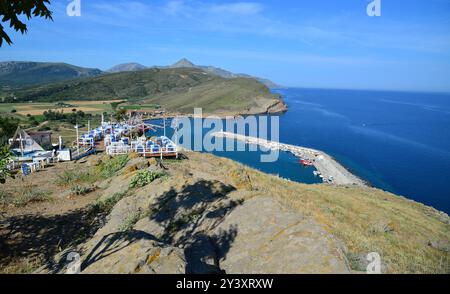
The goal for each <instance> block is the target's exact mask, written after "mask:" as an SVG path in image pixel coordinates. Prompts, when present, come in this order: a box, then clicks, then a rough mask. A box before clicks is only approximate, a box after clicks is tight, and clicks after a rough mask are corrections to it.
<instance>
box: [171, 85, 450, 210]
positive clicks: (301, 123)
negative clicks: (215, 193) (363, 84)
mask: <svg viewBox="0 0 450 294" xmlns="http://www.w3.org/2000/svg"><path fill="white" fill-rule="evenodd" d="M276 92H277V93H280V94H281V95H282V96H283V97H284V99H285V101H286V102H287V104H288V105H289V111H288V112H287V113H286V114H284V115H282V116H281V117H280V142H283V143H289V144H293V145H300V146H305V147H311V148H315V149H320V150H323V151H325V152H327V153H328V154H330V155H332V156H334V157H335V158H336V159H337V160H338V161H340V162H341V163H342V164H343V165H344V166H346V167H347V168H348V169H349V170H351V171H352V172H353V173H354V174H356V175H358V176H359V177H361V178H363V179H364V180H366V181H368V182H369V183H371V184H372V185H374V186H376V187H378V188H381V189H384V190H387V191H390V192H393V193H396V194H399V195H404V196H406V197H407V198H410V199H413V200H416V201H419V202H422V203H425V204H427V205H431V206H433V207H435V208H437V209H439V210H442V211H445V212H447V213H450V94H430V93H402V92H377V91H349V90H318V89H285V90H276ZM206 131H208V130H205V132H206ZM169 134H170V133H169ZM214 153H215V154H216V155H219V156H223V157H227V158H230V159H233V160H236V161H239V162H241V163H244V164H246V165H249V166H251V167H254V168H257V169H259V170H262V171H264V172H267V173H271V174H276V175H280V176H281V177H284V178H288V179H291V180H294V181H298V182H303V183H317V182H319V179H317V178H316V177H314V176H313V173H312V172H313V169H311V168H308V169H305V168H303V167H302V166H300V164H299V162H298V159H296V158H295V157H294V156H292V155H290V154H288V153H281V154H280V158H279V160H278V161H277V162H275V163H261V162H260V155H261V154H260V152H256V153H255V152H214Z"/></svg>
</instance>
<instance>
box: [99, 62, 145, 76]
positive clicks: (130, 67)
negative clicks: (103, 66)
mask: <svg viewBox="0 0 450 294" xmlns="http://www.w3.org/2000/svg"><path fill="white" fill-rule="evenodd" d="M144 69H147V67H146V66H145V65H142V64H139V63H134V62H132V63H123V64H119V65H116V66H114V67H112V68H110V69H109V70H107V72H109V73H117V72H125V71H139V70H144Z"/></svg>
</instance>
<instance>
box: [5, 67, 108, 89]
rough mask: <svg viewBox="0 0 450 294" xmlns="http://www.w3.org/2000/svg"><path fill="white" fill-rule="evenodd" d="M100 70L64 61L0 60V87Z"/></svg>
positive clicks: (89, 73) (36, 83)
mask: <svg viewBox="0 0 450 294" xmlns="http://www.w3.org/2000/svg"><path fill="white" fill-rule="evenodd" d="M101 74H102V71H101V70H99V69H94V68H83V67H78V66H74V65H70V64H66V63H50V62H23V61H7V62H0V88H2V87H3V88H6V87H7V88H18V87H23V86H32V85H38V84H48V83H53V82H59V81H64V80H70V79H75V78H82V77H94V76H98V75H101Z"/></svg>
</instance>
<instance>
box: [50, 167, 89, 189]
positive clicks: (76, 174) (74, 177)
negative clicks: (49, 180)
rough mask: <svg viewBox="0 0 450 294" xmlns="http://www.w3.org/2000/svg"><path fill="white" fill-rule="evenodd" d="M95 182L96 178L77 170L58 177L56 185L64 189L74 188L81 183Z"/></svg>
mask: <svg viewBox="0 0 450 294" xmlns="http://www.w3.org/2000/svg"><path fill="white" fill-rule="evenodd" d="M94 181H95V176H94V175H93V174H91V173H88V172H81V171H77V170H66V171H64V172H63V173H62V174H60V175H58V179H57V180H56V184H57V185H58V186H62V187H68V186H73V185H75V184H80V183H92V182H94Z"/></svg>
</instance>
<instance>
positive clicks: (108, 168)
mask: <svg viewBox="0 0 450 294" xmlns="http://www.w3.org/2000/svg"><path fill="white" fill-rule="evenodd" d="M128 161H130V158H129V157H128V155H120V156H117V157H114V158H112V159H109V160H105V161H102V162H101V163H100V164H99V165H98V166H97V167H96V172H97V174H98V175H99V176H100V177H101V178H104V179H107V178H110V177H112V176H114V175H115V174H116V173H117V172H118V171H119V170H121V169H122V168H124V167H125V165H126V164H127V163H128Z"/></svg>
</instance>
